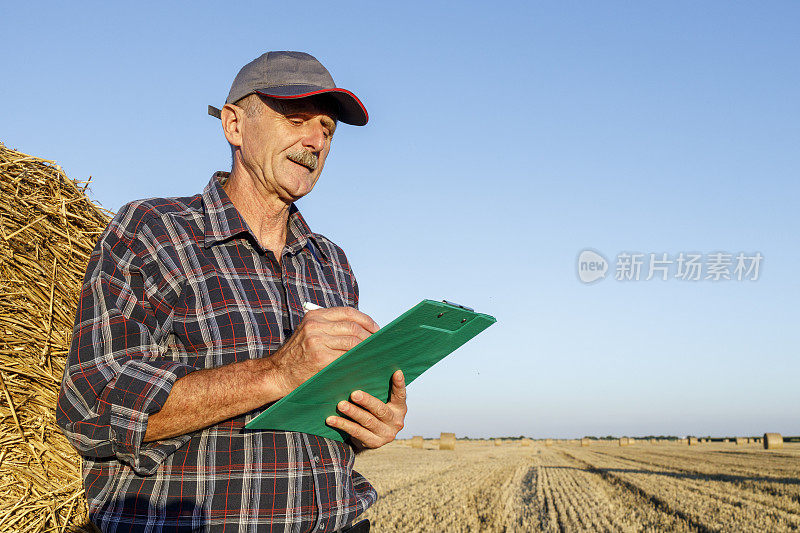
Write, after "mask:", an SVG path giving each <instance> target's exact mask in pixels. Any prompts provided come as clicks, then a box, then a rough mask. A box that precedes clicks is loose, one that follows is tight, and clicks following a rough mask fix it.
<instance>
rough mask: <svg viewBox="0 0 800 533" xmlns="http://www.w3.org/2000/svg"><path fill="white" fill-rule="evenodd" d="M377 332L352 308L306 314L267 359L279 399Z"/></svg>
mask: <svg viewBox="0 0 800 533" xmlns="http://www.w3.org/2000/svg"><path fill="white" fill-rule="evenodd" d="M378 329H379V328H378V324H376V323H375V321H374V320H372V319H371V318H370V317H369V316H367V315H365V314H364V313H362V312H361V311H358V310H357V309H353V308H352V307H331V308H328V309H316V310H314V311H308V312H307V313H306V314H305V316H304V317H303V320H302V321H301V322H300V325H299V326H298V327H297V330H295V332H294V334H293V335H292V336H291V337H289V340H287V341H286V342H285V343H284V345H283V346H281V347H280V349H278V350H277V351H276V352H275V353H274V354H272V355H271V356H270V357H269V360H270V361H271V362H272V363H273V364H274V366H275V374H276V377H277V379H278V381H279V386H280V387H281V390H282V392H283V396H285V395H287V394H289V393H290V392H292V391H293V390H294V389H296V388H297V387H299V386H300V384H301V383H303V382H304V381H306V380H307V379H309V378H310V377H311V376H313V375H314V374H316V373H317V372H319V371H320V370H322V369H323V368H325V367H326V366H328V364H330V363H331V362H332V361H334V360H335V359H337V358H338V357H339V356H341V355H342V354H344V353H345V352H346V351H347V350H349V349H350V348H353V347H355V346H356V345H357V344H358V343H360V342H361V341H363V340H364V339H366V338H367V337H369V336H370V335H372V334H373V333H375V332H376V331H378Z"/></svg>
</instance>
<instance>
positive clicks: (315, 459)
mask: <svg viewBox="0 0 800 533" xmlns="http://www.w3.org/2000/svg"><path fill="white" fill-rule="evenodd" d="M314 464H315V465H318V464H319V457H318V456H316V455H315V456H314Z"/></svg>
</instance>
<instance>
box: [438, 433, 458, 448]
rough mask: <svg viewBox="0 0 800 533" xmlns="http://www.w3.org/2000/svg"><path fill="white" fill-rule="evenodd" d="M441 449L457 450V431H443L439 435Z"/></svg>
mask: <svg viewBox="0 0 800 533" xmlns="http://www.w3.org/2000/svg"><path fill="white" fill-rule="evenodd" d="M439 449H440V450H455V449H456V434H455V433H442V434H441V436H440V437H439Z"/></svg>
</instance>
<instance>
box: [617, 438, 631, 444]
mask: <svg viewBox="0 0 800 533" xmlns="http://www.w3.org/2000/svg"><path fill="white" fill-rule="evenodd" d="M628 444H629V442H628V437H621V438H620V439H619V445H620V446H627V445H628Z"/></svg>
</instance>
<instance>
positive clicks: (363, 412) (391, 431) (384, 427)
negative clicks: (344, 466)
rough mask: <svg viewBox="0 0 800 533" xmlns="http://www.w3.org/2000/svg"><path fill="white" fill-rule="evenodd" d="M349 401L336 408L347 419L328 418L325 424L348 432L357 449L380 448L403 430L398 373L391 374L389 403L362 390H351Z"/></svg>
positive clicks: (402, 394) (400, 374) (403, 389)
mask: <svg viewBox="0 0 800 533" xmlns="http://www.w3.org/2000/svg"><path fill="white" fill-rule="evenodd" d="M350 400H351V401H350V402H345V401H341V402H339V404H338V405H337V406H336V407H337V408H338V409H339V411H340V412H341V413H342V414H344V415H345V416H347V417H348V418H343V417H340V416H329V417H328V418H327V419H326V420H325V422H326V423H327V424H328V425H329V426H331V427H334V428H336V429H340V430H342V431H344V432H345V433H348V434H349V435H350V437H351V438H352V440H353V443H354V444H355V445H356V447H357V448H362V449H363V448H380V447H381V446H383V445H384V444H388V443H389V442H392V441H393V440H394V438H395V436H396V435H397V434H398V433H399V432H400V430H401V429H403V423H404V421H405V419H406V413H407V412H408V407H407V406H406V382H405V378H404V377H403V372H402V371H401V370H398V371H397V372H395V373H394V374H393V375H392V392H391V393H390V397H389V402H387V403H383V402H382V401H380V400H379V399H377V398H376V397H374V396H372V395H370V394H367V393H366V392H364V391H355V392H354V393H353V394H351V395H350Z"/></svg>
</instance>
